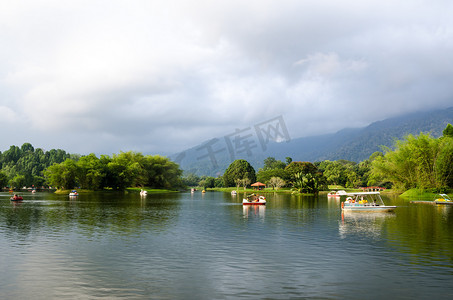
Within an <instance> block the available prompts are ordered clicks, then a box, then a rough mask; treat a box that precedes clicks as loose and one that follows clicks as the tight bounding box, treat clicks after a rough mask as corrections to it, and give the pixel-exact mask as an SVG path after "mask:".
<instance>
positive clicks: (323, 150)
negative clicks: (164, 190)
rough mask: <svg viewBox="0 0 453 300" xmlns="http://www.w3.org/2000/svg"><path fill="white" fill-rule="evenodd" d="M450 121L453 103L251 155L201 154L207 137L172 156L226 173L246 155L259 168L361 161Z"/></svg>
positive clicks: (188, 167)
mask: <svg viewBox="0 0 453 300" xmlns="http://www.w3.org/2000/svg"><path fill="white" fill-rule="evenodd" d="M448 123H453V107H451V108H448V109H442V110H435V111H428V112H418V113H412V114H407V115H403V116H399V117H394V118H389V119H386V120H382V121H377V122H374V123H372V124H370V125H368V126H366V127H363V128H345V129H342V130H340V131H338V132H336V133H333V134H325V135H319V136H311V137H303V138H296V139H293V140H291V141H289V142H281V143H276V142H270V143H269V144H267V149H266V150H262V149H260V147H259V146H256V147H255V148H254V149H253V150H254V151H253V153H252V155H250V156H248V155H246V154H241V155H238V154H237V153H235V154H234V157H232V155H231V153H228V151H225V150H224V151H218V153H216V154H215V156H211V157H209V156H208V155H201V153H202V151H201V150H202V149H204V148H206V145H207V144H208V143H209V142H210V141H206V142H204V143H202V144H200V145H198V146H196V147H193V148H190V149H187V150H185V151H183V152H181V153H179V154H175V155H172V156H171V158H172V159H173V160H174V161H176V162H178V163H179V164H180V165H181V168H182V169H183V170H184V171H186V172H192V173H196V174H198V175H210V176H216V175H220V174H223V172H224V171H225V169H226V168H227V167H228V165H229V164H230V163H231V162H232V161H233V160H234V159H238V158H243V159H246V160H247V161H249V162H250V163H251V164H252V165H253V166H254V167H255V169H256V170H258V169H259V168H260V167H262V165H263V160H264V159H265V158H267V157H269V156H273V157H275V158H277V159H280V160H282V161H285V158H286V157H288V156H289V157H291V158H292V159H293V160H294V161H311V162H314V161H321V160H338V159H346V160H351V161H356V162H360V161H362V160H365V159H367V158H368V157H369V156H370V155H371V154H372V153H373V152H375V151H381V150H382V147H381V146H382V145H384V146H389V147H392V146H393V145H394V141H395V139H402V138H404V136H406V135H408V134H415V135H418V134H419V133H420V132H425V133H426V132H430V133H431V134H432V135H433V136H435V137H437V136H440V135H442V131H443V129H444V128H445V127H446V126H447V124H448ZM222 139H223V138H219V139H218V141H221V140H222ZM203 156H205V157H203ZM213 158H214V159H213Z"/></svg>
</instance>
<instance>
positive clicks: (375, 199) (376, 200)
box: [341, 192, 396, 212]
mask: <svg viewBox="0 0 453 300" xmlns="http://www.w3.org/2000/svg"><path fill="white" fill-rule="evenodd" d="M346 196H348V197H347V198H346V201H344V202H341V209H342V210H343V211H344V212H349V211H357V212H359V211H363V212H388V211H394V210H395V208H396V206H389V205H385V204H384V201H382V198H381V194H380V193H379V192H360V193H346Z"/></svg>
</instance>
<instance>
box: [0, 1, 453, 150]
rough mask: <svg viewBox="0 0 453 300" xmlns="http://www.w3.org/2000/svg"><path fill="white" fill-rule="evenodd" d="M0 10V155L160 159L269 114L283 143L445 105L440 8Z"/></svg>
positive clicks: (450, 43)
mask: <svg viewBox="0 0 453 300" xmlns="http://www.w3.org/2000/svg"><path fill="white" fill-rule="evenodd" d="M26 2H27V1H26ZM1 6H2V7H1V9H0V20H2V21H1V23H0V38H1V40H2V43H3V44H4V45H5V46H4V47H2V48H1V49H0V113H1V116H2V117H1V119H0V125H1V128H3V133H4V135H6V136H11V138H9V139H3V140H2V141H1V142H0V148H2V149H6V148H8V147H9V145H11V144H19V145H20V144H21V143H23V142H32V143H33V144H34V145H35V147H47V148H53V147H58V148H63V149H65V150H67V151H69V152H76V153H81V154H85V153H90V152H95V153H106V154H110V153H117V152H118V151H120V150H123V151H125V150H136V151H141V152H144V153H172V152H179V151H181V150H184V149H185V148H187V147H191V146H194V145H196V144H198V143H200V142H202V141H205V140H208V139H210V138H213V137H216V136H223V135H225V134H228V133H230V132H233V131H234V129H235V128H245V127H248V126H251V125H253V124H256V123H258V122H260V120H267V119H270V118H273V117H275V116H278V115H282V116H283V117H284V118H285V122H286V124H287V127H288V130H289V131H290V134H291V136H292V137H293V138H294V137H299V136H308V135H313V134H322V133H328V132H334V131H337V130H339V129H341V128H344V127H356V126H364V125H367V124H369V123H371V122H373V121H377V120H380V119H383V118H387V117H391V116H395V115H398V114H402V113H406V112H412V111H417V110H423V109H431V108H442V107H447V106H451V105H452V104H453V101H452V95H453V84H452V82H451V78H453V76H452V75H453V59H452V58H453V57H452V56H453V51H452V50H453V24H452V22H453V21H452V20H451V18H450V16H449V15H448V12H451V11H452V8H453V7H452V6H453V4H451V3H450V2H449V1H417V2H414V1H403V0H402V1H394V2H392V3H382V1H374V0H371V1H362V2H360V3H357V2H356V1H346V0H343V1H290V0H285V1H268V0H264V1H263V0H261V1H246V2H244V1H215V2H212V1H210V2H209V1H208V2H206V1H201V0H200V1H190V2H189V1H177V0H173V1H165V2H164V1H162V2H157V1H130V2H128V3H127V4H126V3H124V2H121V1H94V2H93V1H70V2H67V1H66V2H65V3H62V2H61V1H51V0H49V1H28V2H27V3H26V4H24V3H23V2H21V3H14V2H10V3H3V4H1ZM15 120H20V122H15Z"/></svg>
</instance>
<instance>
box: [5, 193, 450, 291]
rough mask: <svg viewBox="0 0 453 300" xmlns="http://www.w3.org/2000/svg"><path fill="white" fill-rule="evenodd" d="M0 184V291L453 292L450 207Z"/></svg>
mask: <svg viewBox="0 0 453 300" xmlns="http://www.w3.org/2000/svg"><path fill="white" fill-rule="evenodd" d="M23 196H24V201H23V202H22V203H18V204H14V203H11V202H10V200H9V197H10V195H9V194H8V193H0V251H1V252H0V253H1V255H0V267H1V270H2V271H1V273H0V298H1V299H100V298H108V299H118V298H125V299H238V298H241V299H301V298H309V299H316V298H318V299H382V298H387V299H428V298H429V299H453V207H449V206H446V207H445V206H434V205H427V204H410V203H408V202H407V201H404V200H402V199H400V198H397V197H395V198H384V201H385V202H386V204H394V205H398V208H397V210H396V211H395V213H381V214H366V213H355V214H354V213H353V214H347V215H342V213H341V210H340V201H339V200H335V199H327V197H326V196H325V195H321V196H319V197H300V196H291V195H267V200H268V203H267V205H266V206H261V207H243V206H242V205H241V201H242V196H241V195H238V196H236V197H233V196H231V195H230V194H228V193H221V192H208V193H206V194H201V193H200V192H196V193H194V194H190V193H180V194H166V195H148V196H146V197H145V198H141V197H140V196H139V195H138V193H128V194H122V193H99V194H93V195H81V196H79V197H78V198H77V199H75V200H71V199H69V197H68V196H63V195H54V194H50V193H36V194H35V195H33V194H31V193H23Z"/></svg>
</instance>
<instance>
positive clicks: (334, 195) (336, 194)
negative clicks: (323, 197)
mask: <svg viewBox="0 0 453 300" xmlns="http://www.w3.org/2000/svg"><path fill="white" fill-rule="evenodd" d="M341 195H346V192H345V191H343V190H341V191H331V192H329V193H328V194H327V197H340V196H341Z"/></svg>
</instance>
